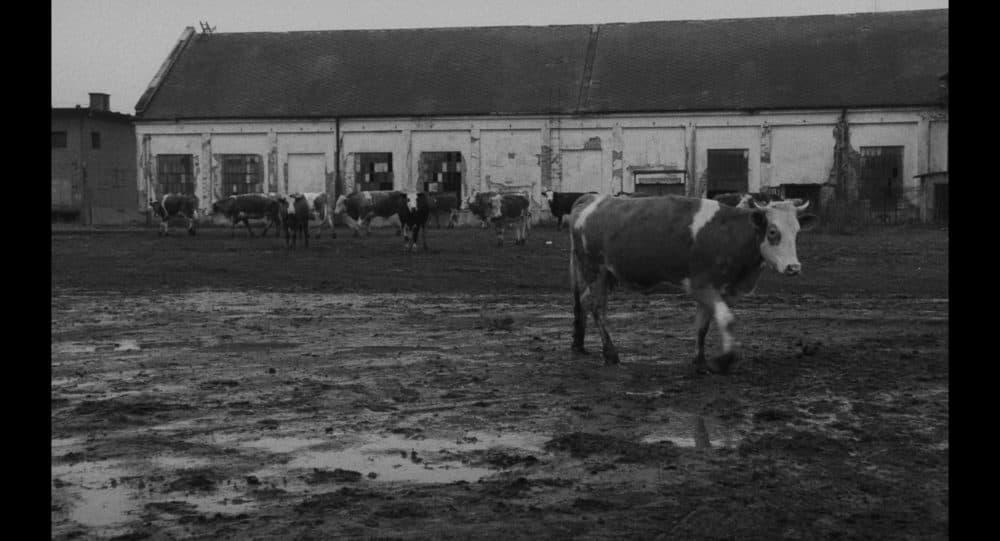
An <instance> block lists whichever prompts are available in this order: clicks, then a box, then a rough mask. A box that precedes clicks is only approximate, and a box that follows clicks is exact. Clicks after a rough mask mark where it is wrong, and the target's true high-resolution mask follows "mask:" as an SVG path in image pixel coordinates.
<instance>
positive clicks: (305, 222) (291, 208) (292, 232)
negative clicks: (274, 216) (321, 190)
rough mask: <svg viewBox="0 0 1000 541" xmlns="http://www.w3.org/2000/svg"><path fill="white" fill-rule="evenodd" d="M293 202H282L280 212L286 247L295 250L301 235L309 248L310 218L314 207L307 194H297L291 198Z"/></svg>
mask: <svg viewBox="0 0 1000 541" xmlns="http://www.w3.org/2000/svg"><path fill="white" fill-rule="evenodd" d="M290 198H291V201H284V200H282V202H281V203H282V209H281V212H280V216H281V224H282V226H283V229H284V230H285V247H286V248H289V247H290V248H295V239H296V237H298V235H299V233H301V234H302V240H303V242H304V243H305V245H306V248H308V247H309V218H310V217H311V214H312V205H310V203H309V199H308V198H307V197H306V195H305V194H301V193H297V194H292V195H291V196H290Z"/></svg>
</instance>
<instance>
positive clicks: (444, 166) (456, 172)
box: [419, 152, 464, 201]
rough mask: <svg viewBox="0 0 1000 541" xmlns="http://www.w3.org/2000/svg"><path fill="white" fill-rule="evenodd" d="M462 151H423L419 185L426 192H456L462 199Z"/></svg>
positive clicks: (459, 198)
mask: <svg viewBox="0 0 1000 541" xmlns="http://www.w3.org/2000/svg"><path fill="white" fill-rule="evenodd" d="M463 169H464V168H463V166H462V153H461V152H421V153H420V178H419V183H420V184H419V187H420V189H422V190H423V191H425V192H431V193H437V192H455V194H456V195H457V196H458V200H459V201H461V200H462V170H463Z"/></svg>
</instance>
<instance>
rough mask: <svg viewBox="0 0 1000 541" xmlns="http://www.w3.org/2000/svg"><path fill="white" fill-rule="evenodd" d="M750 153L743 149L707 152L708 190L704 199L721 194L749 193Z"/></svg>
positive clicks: (711, 150)
mask: <svg viewBox="0 0 1000 541" xmlns="http://www.w3.org/2000/svg"><path fill="white" fill-rule="evenodd" d="M749 164H750V151H749V150H748V149H745V148H730V149H710V150H709V151H708V171H707V172H706V173H707V176H708V187H707V188H708V189H707V193H706V194H705V196H706V197H708V198H712V197H715V196H716V195H719V194H723V193H746V192H747V191H749V185H750V184H749V174H750V165H749Z"/></svg>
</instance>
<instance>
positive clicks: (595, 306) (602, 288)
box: [589, 266, 618, 364]
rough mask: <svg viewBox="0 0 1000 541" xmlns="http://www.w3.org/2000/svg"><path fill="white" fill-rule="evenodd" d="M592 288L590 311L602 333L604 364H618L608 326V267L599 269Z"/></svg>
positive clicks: (590, 288)
mask: <svg viewBox="0 0 1000 541" xmlns="http://www.w3.org/2000/svg"><path fill="white" fill-rule="evenodd" d="M589 290H590V313H591V315H593V316H594V324H595V325H597V330H598V331H599V332H600V333H601V350H602V354H603V356H604V364H618V351H617V350H615V345H614V344H613V343H611V335H609V334H608V328H607V322H606V318H607V311H608V269H607V268H605V267H603V266H602V267H601V268H600V269H599V270H598V271H597V279H596V280H594V281H593V282H591V284H590V286H589Z"/></svg>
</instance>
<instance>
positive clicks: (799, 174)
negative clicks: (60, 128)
mask: <svg viewBox="0 0 1000 541" xmlns="http://www.w3.org/2000/svg"><path fill="white" fill-rule="evenodd" d="M840 114H841V112H840V111H836V110H824V111H782V112H769V113H759V114H758V113H741V112H730V113H722V112H719V113H700V114H647V115H618V116H606V117H604V116H599V117H587V118H574V117H552V118H547V117H449V118H434V119H427V118H419V119H413V118H389V119H354V120H352V119H345V120H343V121H341V140H342V143H343V148H341V149H340V154H339V156H340V160H341V161H340V164H339V165H340V168H341V180H342V182H343V183H342V188H343V189H344V190H345V191H350V190H352V189H353V187H354V155H355V154H356V153H359V152H389V153H391V154H392V162H393V177H394V186H395V188H396V189H414V188H416V187H417V185H416V184H417V180H418V178H419V165H420V163H419V160H420V153H421V152H427V151H458V152H461V153H462V159H463V183H464V185H463V189H464V190H465V193H471V190H472V189H473V188H475V189H477V190H487V189H491V188H493V189H497V188H502V189H522V190H527V191H529V193H530V194H531V196H532V198H533V199H535V201H536V204H537V202H538V201H540V199H541V191H542V189H543V183H544V185H545V187H550V186H551V187H553V188H554V189H556V190H558V191H588V190H591V189H599V190H600V191H603V192H605V193H615V192H617V191H619V190H620V189H623V190H624V191H626V192H631V191H634V185H633V178H632V173H631V170H630V168H633V167H644V166H663V167H669V168H672V169H673V168H675V169H685V170H687V171H689V176H688V185H689V189H691V190H692V192H693V194H695V195H701V194H703V193H704V189H705V184H704V182H705V171H706V168H707V151H708V150H710V149H724V148H745V149H748V151H749V152H748V157H749V166H748V189H749V190H750V191H759V190H760V189H761V188H762V187H765V186H777V185H780V184H793V183H824V182H826V181H827V179H828V178H829V172H830V169H831V167H832V165H833V149H834V138H833V135H832V130H833V127H834V125H835V124H836V122H837V120H838V119H839V117H840ZM847 120H848V122H849V123H850V130H851V143H852V146H853V147H854V148H855V149H859V148H860V147H861V146H869V145H872V146H890V145H901V146H903V147H904V171H903V175H902V176H903V179H904V186H905V187H906V188H911V187H914V183H915V180H914V179H913V178H912V177H913V175H915V174H917V173H922V172H924V171H922V170H920V169H921V168H920V166H919V165H918V164H919V163H921V162H920V160H921V159H922V160H924V161H923V163H924V164H925V165H924V166H923V167H925V168H926V167H930V168H931V169H942V170H943V169H946V168H947V133H948V124H947V113H944V112H942V111H940V110H937V111H928V110H919V109H910V110H865V111H849V112H848V115H847ZM921 126H922V128H921ZM918 132H920V134H918ZM335 134H336V123H335V121H334V120H333V119H324V120H310V121H235V122H234V121H228V122H223V121H218V122H211V121H198V122H194V121H192V122H177V123H174V122H169V123H167V122H161V123H142V122H139V123H137V124H136V142H137V144H138V145H139V149H138V156H137V163H138V164H139V166H140V170H139V171H138V174H137V187H138V188H139V191H140V195H139V208H140V210H145V209H146V208H147V201H148V198H147V196H146V192H145V190H146V188H147V179H151V180H152V182H155V156H156V155H157V154H166V153H179V154H191V155H193V156H194V161H195V176H196V182H197V187H196V193H197V194H198V196H199V199H200V200H201V202H200V204H201V206H202V208H203V209H204V208H208V207H209V206H210V205H211V202H212V201H213V200H214V199H215V198H216V197H218V195H217V194H215V193H214V192H215V191H217V189H218V187H219V182H218V173H219V171H218V163H217V158H216V157H217V156H218V155H219V154H227V153H238V154H258V155H260V156H261V157H262V159H263V160H264V163H265V164H267V166H268V167H267V170H268V172H267V174H268V178H267V179H266V182H267V183H268V184H266V185H267V186H271V185H276V186H277V188H278V191H279V192H284V191H285V189H286V188H285V181H286V179H287V175H288V173H287V169H286V166H287V164H288V162H289V156H293V157H294V156H300V157H301V159H302V160H307V161H308V160H312V165H311V166H310V167H312V168H314V169H315V170H317V171H318V169H319V163H318V160H320V159H322V160H324V169H325V174H326V175H327V183H328V184H327V186H328V191H329V192H330V193H333V192H334V189H335V188H334V186H333V185H332V184H333V180H334V179H333V176H334V172H335V171H336V169H337V165H338V164H337V163H336V160H337V141H336V139H335ZM921 134H922V135H921ZM918 135H919V136H918ZM918 146H919V147H921V148H922V150H921V153H922V154H921V156H922V157H918V156H917V152H916V150H917V147H918ZM271 156H274V158H271ZM762 157H763V158H764V159H763V160H762ZM768 158H769V160H768ZM269 161H273V162H274V163H273V165H272V164H271V163H269ZM310 170H312V169H310ZM271 183H273V184H271Z"/></svg>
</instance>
